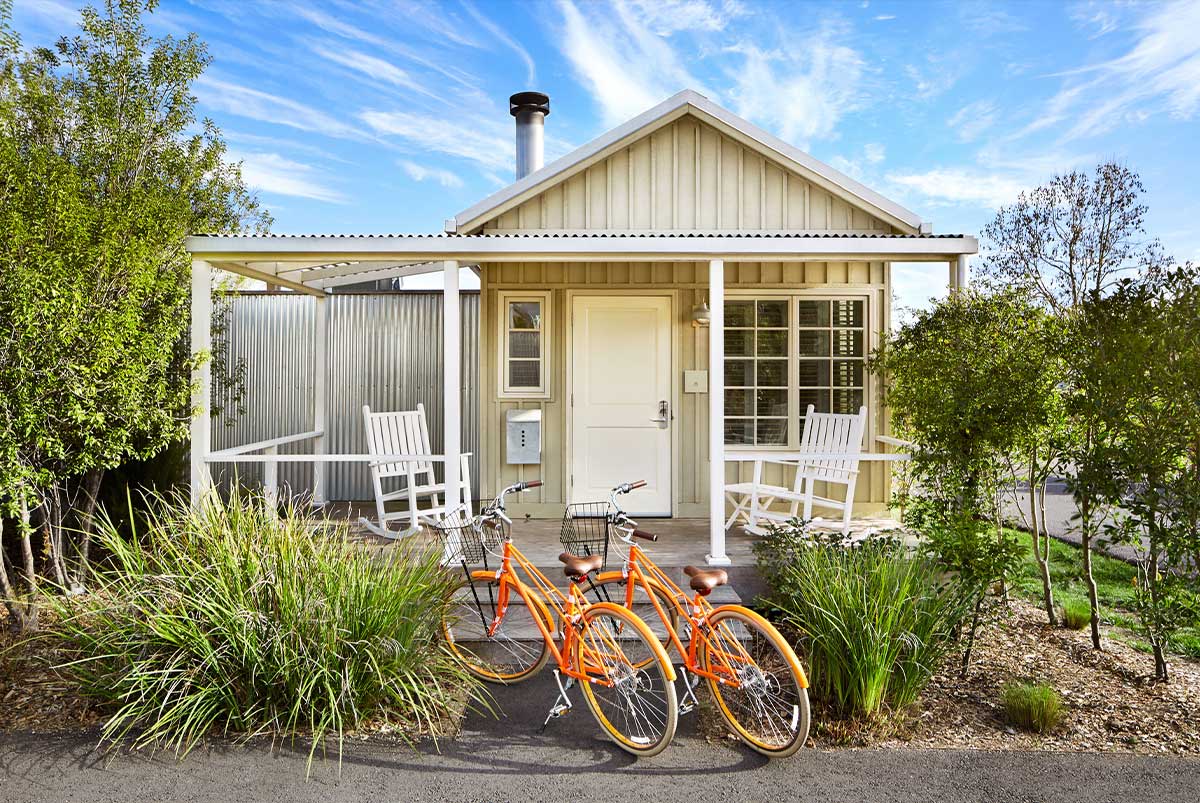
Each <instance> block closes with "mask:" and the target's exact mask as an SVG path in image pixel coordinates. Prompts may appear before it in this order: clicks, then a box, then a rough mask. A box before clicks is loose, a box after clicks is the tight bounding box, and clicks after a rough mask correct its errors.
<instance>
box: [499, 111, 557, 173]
mask: <svg viewBox="0 0 1200 803" xmlns="http://www.w3.org/2000/svg"><path fill="white" fill-rule="evenodd" d="M508 113H509V114H511V115H512V116H513V117H515V118H517V180H518V181H520V180H521V179H523V178H525V176H527V175H529V174H530V173H532V172H534V171H535V170H540V169H541V167H542V163H543V155H544V151H545V144H544V143H545V136H544V134H545V129H546V115H548V114H549V113H550V96H549V95H546V94H543V93H541V92H518V93H517V94H515V95H513V96H511V97H510V98H509V99H508Z"/></svg>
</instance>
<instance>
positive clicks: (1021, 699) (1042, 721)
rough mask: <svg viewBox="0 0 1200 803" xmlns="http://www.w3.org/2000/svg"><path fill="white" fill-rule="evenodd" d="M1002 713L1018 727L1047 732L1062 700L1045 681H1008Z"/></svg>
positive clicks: (1055, 722)
mask: <svg viewBox="0 0 1200 803" xmlns="http://www.w3.org/2000/svg"><path fill="white" fill-rule="evenodd" d="M1090 610H1091V609H1090V608H1089V613H1090ZM1089 621H1090V618H1089ZM1004 715H1005V716H1006V717H1007V718H1008V721H1009V722H1010V723H1012V724H1013V725H1016V726H1017V727H1018V728H1024V729H1025V730H1029V731H1035V732H1036V733H1049V732H1050V731H1051V730H1053V729H1054V726H1055V725H1057V724H1058V720H1059V717H1060V716H1061V715H1062V700H1061V699H1060V698H1059V696H1058V692H1056V691H1055V690H1054V688H1053V687H1052V686H1048V685H1047V684H1045V683H1024V682H1022V683H1010V684H1009V685H1007V686H1005V687H1004Z"/></svg>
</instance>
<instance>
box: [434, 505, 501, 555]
mask: <svg viewBox="0 0 1200 803" xmlns="http://www.w3.org/2000/svg"><path fill="white" fill-rule="evenodd" d="M432 526H433V531H434V532H435V533H437V536H438V538H439V539H440V540H441V542H442V550H443V558H442V559H443V561H444V562H445V563H446V564H447V565H456V564H467V565H474V564H480V563H481V564H483V565H484V566H485V567H486V566H487V555H488V553H489V552H491V553H493V554H495V553H498V552H499V551H500V548H501V545H502V544H503V543H504V541H505V539H506V538H508V524H507V523H506V522H504V521H503V520H502V519H496V520H492V521H488V522H486V523H483V522H481V521H480V520H479V519H477V518H475V517H473V516H469V515H467V513H466V511H464V510H456V511H454V512H452V513H450V514H449V515H447V516H446V517H444V518H443V519H442V520H441V521H439V522H437V523H435V524H433V525H432Z"/></svg>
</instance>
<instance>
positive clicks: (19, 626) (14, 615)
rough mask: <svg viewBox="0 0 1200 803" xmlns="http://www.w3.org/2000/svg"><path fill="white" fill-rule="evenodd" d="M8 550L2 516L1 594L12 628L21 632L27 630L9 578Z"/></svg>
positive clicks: (0, 533) (0, 527)
mask: <svg viewBox="0 0 1200 803" xmlns="http://www.w3.org/2000/svg"><path fill="white" fill-rule="evenodd" d="M7 555H8V550H7V549H6V548H5V545H4V517H3V516H0V594H3V595H4V609H5V610H7V611H8V620H9V624H10V626H11V628H12V629H13V630H14V631H16V632H20V631H22V630H24V629H25V627H24V624H23V620H24V616H22V611H21V606H20V605H19V604H18V602H17V592H16V591H15V590H14V589H13V585H12V581H11V580H9V578H8V557H7Z"/></svg>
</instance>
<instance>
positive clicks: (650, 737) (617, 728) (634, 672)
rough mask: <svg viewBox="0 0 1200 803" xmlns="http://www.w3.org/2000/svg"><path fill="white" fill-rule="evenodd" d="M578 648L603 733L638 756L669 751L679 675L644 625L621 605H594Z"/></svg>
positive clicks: (585, 618) (577, 660) (676, 712)
mask: <svg viewBox="0 0 1200 803" xmlns="http://www.w3.org/2000/svg"><path fill="white" fill-rule="evenodd" d="M574 645H575V646H574V656H573V660H574V665H575V667H576V668H578V669H582V670H583V671H584V672H585V673H586V674H587V680H585V681H584V682H582V683H580V686H582V687H583V697H584V699H585V700H587V704H588V708H589V709H590V710H591V712H592V715H593V716H595V717H596V721H597V722H599V723H600V727H601V728H602V729H603V730H604V732H605V733H607V734H608V736H609V737H610V738H611V739H612V740H613V741H614V742H616V743H617V745H618V746H619V747H620V748H621V749H622V750H625V751H627V752H629V753H632V754H634V755H637V756H654V755H658V754H659V753H661V752H662V751H663V750H665V749H666V747H667V745H669V744H670V743H671V740H672V739H674V738H675V726H676V725H677V724H678V722H679V705H678V702H677V700H676V697H675V683H674V681H673V680H672V677H673V674H674V670H673V669H672V668H671V664H670V661H669V660H668V659H667V657H666V653H665V651H664V650H663V649H662V645H661V644H659V642H658V640H657V639H655V637H654V634H653V633H651V632H650V630H649V628H647V627H646V624H645V622H643V621H642V620H640V619H638V618H637V617H636V616H634V615H633V614H632V613H631V612H629V611H627V610H626V609H624V608H622V607H620V606H619V605H612V604H609V603H600V604H597V605H592V606H591V607H589V608H588V609H587V610H586V611H584V613H583V621H582V627H581V629H580V632H579V634H578V638H577V639H576V640H575V642H574Z"/></svg>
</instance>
